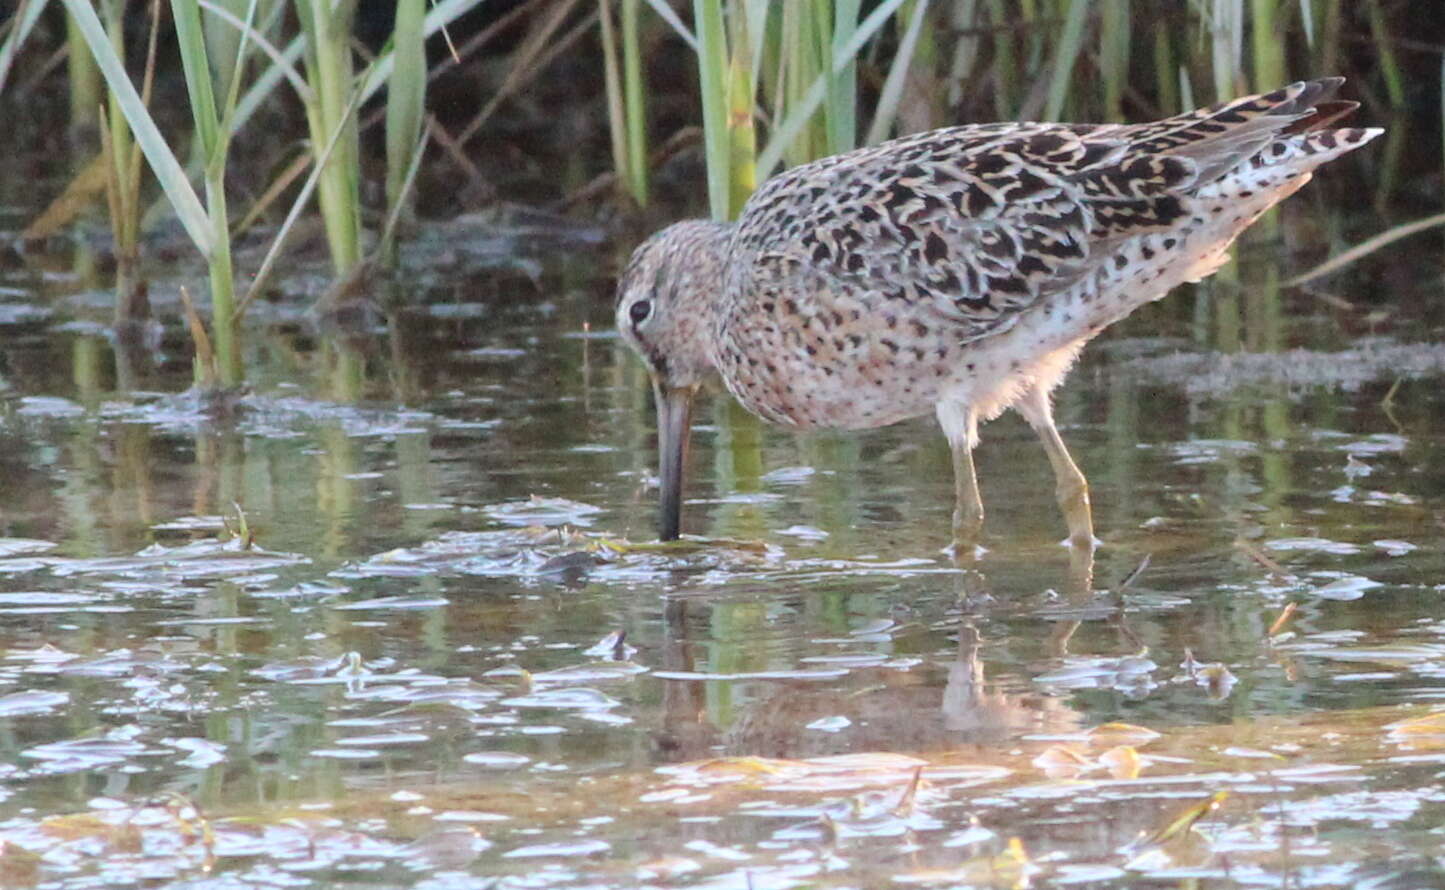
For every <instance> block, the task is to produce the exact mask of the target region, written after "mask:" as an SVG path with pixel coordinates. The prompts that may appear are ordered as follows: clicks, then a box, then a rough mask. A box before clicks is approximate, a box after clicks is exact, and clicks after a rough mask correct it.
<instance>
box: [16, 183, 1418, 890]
mask: <svg viewBox="0 0 1445 890" xmlns="http://www.w3.org/2000/svg"><path fill="white" fill-rule="evenodd" d="M1338 191H1339V189H1338V186H1336V188H1335V189H1333V190H1331V191H1329V192H1325V193H1324V194H1334V195H1335V196H1336V197H1338ZM1325 201H1326V198H1325V197H1324V196H1323V195H1317V196H1315V197H1314V198H1313V199H1311V200H1305V196H1301V201H1300V202H1299V204H1300V206H1299V207H1298V208H1297V209H1296V210H1294V211H1293V212H1292V213H1290V214H1286V215H1285V216H1284V218H1283V220H1282V221H1281V223H1280V229H1279V230H1278V231H1277V233H1276V234H1274V235H1271V234H1270V233H1269V232H1264V233H1261V234H1260V235H1259V236H1258V237H1256V238H1254V239H1253V240H1252V241H1251V242H1250V244H1249V245H1248V246H1247V247H1246V249H1245V250H1244V251H1243V252H1242V253H1243V257H1242V260H1241V262H1240V263H1239V264H1238V266H1237V267H1235V268H1233V269H1231V270H1230V272H1229V275H1228V276H1227V277H1224V278H1221V279H1216V280H1215V281H1213V282H1210V283H1208V284H1206V285H1204V286H1201V287H1197V288H1189V289H1185V290H1183V291H1181V292H1180V293H1178V294H1176V295H1175V296H1173V297H1171V298H1170V299H1169V300H1167V301H1165V302H1163V303H1161V304H1158V305H1155V306H1151V307H1147V308H1146V309H1144V310H1142V311H1141V312H1139V313H1138V314H1136V316H1135V317H1133V318H1131V319H1129V320H1128V321H1127V322H1126V323H1124V324H1123V325H1121V326H1119V328H1117V329H1116V330H1114V331H1111V332H1110V333H1109V334H1108V335H1106V336H1105V337H1104V338H1102V339H1101V340H1100V341H1099V342H1097V343H1096V344H1094V345H1093V346H1092V347H1091V348H1090V349H1089V350H1088V351H1087V352H1086V355H1085V359H1084V360H1083V362H1082V363H1081V366H1080V367H1079V368H1077V369H1076V370H1075V372H1074V374H1073V375H1072V377H1071V379H1070V380H1069V382H1068V383H1067V384H1066V385H1065V387H1064V388H1063V390H1062V391H1061V392H1060V393H1059V396H1058V405H1059V410H1058V415H1059V420H1060V424H1061V426H1062V427H1063V429H1064V433H1065V436H1066V438H1067V439H1068V441H1069V442H1070V444H1071V447H1072V448H1073V450H1074V454H1075V456H1076V458H1077V459H1078V461H1079V463H1080V465H1081V466H1082V467H1083V468H1084V470H1085V472H1086V473H1087V474H1088V476H1089V478H1090V480H1091V482H1092V485H1093V497H1094V503H1095V517H1096V524H1097V527H1098V530H1099V534H1100V537H1101V538H1102V540H1103V547H1102V548H1101V549H1100V551H1099V554H1098V561H1097V565H1096V566H1094V583H1093V585H1092V586H1091V587H1083V586H1081V572H1080V569H1079V567H1078V566H1073V567H1071V565H1070V558H1069V553H1068V551H1067V550H1065V548H1063V547H1062V546H1061V545H1060V544H1059V543H1058V541H1059V539H1060V538H1062V537H1063V534H1064V530H1063V525H1062V521H1061V519H1060V517H1059V515H1058V511H1057V510H1056V508H1055V506H1054V502H1053V494H1052V487H1053V486H1052V478H1051V476H1050V474H1049V471H1048V466H1047V463H1046V461H1045V459H1044V457H1043V454H1042V451H1041V449H1039V448H1038V447H1037V445H1036V444H1035V442H1034V440H1033V437H1032V434H1031V433H1030V432H1029V431H1028V429H1027V428H1026V426H1025V425H1024V424H1022V423H1021V422H1019V421H1018V420H1017V418H1013V417H1007V418H1004V419H1002V420H1000V421H998V422H995V423H993V424H990V425H989V426H987V427H986V428H985V430H984V444H983V446H982V448H981V449H980V451H979V454H978V462H979V467H980V473H981V476H982V479H981V483H982V488H983V495H984V502H985V505H986V507H987V508H988V510H989V515H988V527H987V537H986V540H985V542H984V543H985V550H984V551H982V552H980V553H979V554H977V555H976V556H974V557H969V558H964V559H961V560H958V561H957V562H956V561H955V560H954V559H952V558H951V557H950V556H949V555H947V554H945V553H944V552H943V549H944V547H945V545H946V544H947V543H948V528H949V514H950V511H951V509H952V484H951V479H950V475H949V458H948V453H947V449H946V447H945V445H944V444H943V442H942V439H941V436H939V435H938V434H937V432H936V430H935V429H934V427H933V425H932V423H931V422H930V421H928V420H927V419H921V420H918V421H915V422H911V423H907V424H902V425H899V426H896V427H893V428H890V429H887V430H883V431H879V432H876V433H870V434H866V435H819V436H794V435H791V434H788V433H785V432H782V431H779V430H777V429H773V428H768V427H765V426H763V425H761V424H759V423H758V422H756V421H755V420H753V419H752V418H750V417H748V416H747V415H745V414H743V413H742V412H741V411H740V410H738V409H737V408H736V407H735V406H733V405H732V404H731V403H729V402H728V401H727V400H725V399H723V398H713V399H712V400H711V401H710V403H709V406H708V407H705V408H704V409H703V410H702V413H701V417H700V426H699V428H698V429H697V431H696V433H695V439H694V450H693V457H692V478H691V482H690V488H689V496H690V499H689V502H688V504H687V506H686V508H685V524H684V527H685V529H686V530H687V531H689V532H692V533H694V535H695V536H697V538H699V539H706V540H694V541H693V542H692V543H691V544H684V545H681V546H671V547H657V546H648V545H647V544H646V542H648V541H649V540H651V538H652V531H651V529H652V522H653V513H654V504H653V497H654V495H653V492H652V491H651V490H649V489H648V487H647V483H648V480H649V476H650V473H651V471H652V467H653V461H654V454H653V450H652V441H651V434H650V431H651V423H652V420H651V416H650V408H649V404H648V395H647V388H646V386H645V382H644V380H643V376H642V374H641V372H640V368H639V366H638V365H637V363H636V362H635V360H633V359H632V358H631V356H629V355H628V354H626V352H625V350H624V349H623V348H622V347H621V346H620V345H619V344H618V342H617V341H616V340H615V339H614V338H613V337H611V336H610V332H609V328H610V311H611V306H610V295H609V293H608V291H609V288H610V281H609V280H608V278H607V274H606V272H605V269H606V268H608V266H609V264H610V263H611V261H612V257H611V255H610V254H609V253H608V251H607V248H605V247H599V246H598V245H597V243H596V242H597V240H598V239H597V237H596V236H595V233H593V232H589V231H586V230H585V229H583V230H568V231H545V230H544V231H539V230H538V229H536V228H535V227H533V228H527V227H526V226H521V225H518V224H517V223H516V222H515V221H511V222H508V221H506V220H503V221H501V222H497V221H492V222H487V223H478V225H479V226H481V228H480V229H479V230H478V231H477V232H473V233H471V234H469V235H467V236H466V237H465V238H462V239H457V238H449V237H448V236H447V234H446V233H445V232H443V233H439V234H436V235H435V236H434V237H431V238H430V239H429V240H426V239H424V241H423V245H422V247H421V248H418V249H417V250H416V252H414V253H413V254H412V255H411V262H412V263H413V269H414V272H415V276H414V277H413V278H412V279H411V280H410V284H411V287H412V289H413V290H415V292H416V298H417V299H418V300H419V301H420V302H419V304H418V305H417V307H416V308H415V309H412V310H408V311H405V312H402V313H398V314H396V315H393V316H390V317H383V318H380V319H379V320H378V323H377V324H376V326H375V328H374V329H373V330H371V331H369V332H368V333H367V334H366V335H365V336H361V337H356V338H352V339H350V340H348V341H347V345H345V346H340V345H337V344H336V343H335V342H333V341H332V340H330V339H328V338H327V337H326V336H325V334H324V332H318V331H317V330H316V329H315V328H314V327H313V326H311V325H310V324H309V323H308V322H307V320H306V319H305V317H304V315H303V313H302V312H301V311H300V309H299V304H295V303H294V302H292V301H289V300H287V299H285V298H284V296H283V298H282V299H280V300H279V301H277V302H276V303H274V304H271V305H268V306H265V307H261V311H260V312H259V313H258V318H257V324H256V326H255V327H254V329H253V330H252V331H251V332H250V334H249V336H250V340H249V344H250V345H249V354H248V367H249V368H250V374H251V379H252V380H253V381H255V384H256V385H255V391H254V392H253V393H252V394H251V395H249V396H247V397H246V398H245V399H243V400H242V402H241V404H240V406H239V408H238V410H237V411H235V412H234V415H233V416H229V417H218V416H216V414H215V413H214V412H213V411H211V410H209V408H208V406H205V405H201V404H198V403H196V402H195V401H194V400H192V399H190V398H188V397H185V396H175V395H172V393H175V392H178V391H180V390H181V389H183V388H184V387H185V385H186V383H187V380H188V376H189V364H188V360H187V359H186V355H187V353H186V350H185V345H184V341H183V340H182V339H181V337H182V335H181V333H180V332H179V331H178V330H171V329H167V331H166V332H165V334H164V336H163V337H162V338H161V340H160V345H159V347H158V349H157V350H156V351H154V352H145V351H143V352H142V354H141V356H140V358H139V359H138V360H135V361H131V360H118V357H117V355H116V352H115V350H114V348H113V347H112V346H111V344H110V343H109V342H108V341H107V340H106V339H105V338H104V337H103V336H102V335H101V334H100V333H99V322H100V321H101V320H103V318H104V315H103V313H102V312H101V311H100V310H98V309H97V308H95V307H97V306H102V305H104V293H103V291H99V290H98V289H97V288H98V286H99V285H98V282H99V281H100V279H98V278H96V277H95V275H94V273H93V271H92V270H93V264H92V262H91V261H90V260H89V259H88V258H87V256H86V255H85V254H84V252H77V251H75V250H68V249H62V250H60V251H58V252H56V253H53V254H45V253H34V252H32V253H29V254H27V255H25V256H24V257H23V258H22V257H21V256H19V255H17V254H11V255H9V257H8V258H7V259H6V260H5V261H4V263H3V267H0V479H3V487H0V628H3V631H4V634H3V638H0V839H3V840H4V844H5V845H4V847H3V848H0V880H3V881H5V882H8V883H14V884H22V885H23V884H28V883H36V884H42V883H43V884H44V885H45V886H53V887H77V888H78V887H88V886H96V885H99V884H106V885H130V884H141V883H145V884H148V885H155V884H157V883H162V884H164V883H167V882H174V883H177V884H198V885H199V884H203V883H204V884H206V885H208V886H209V885H215V886H300V885H308V884H310V885H326V886H339V885H366V886H442V885H445V886H448V887H468V886H475V887H539V886H548V887H550V886H559V887H632V886H643V885H645V886H703V887H738V888H746V887H753V888H762V887H791V886H840V887H846V886H852V887H868V886H880V885H883V884H887V883H891V882H902V883H921V884H926V885H935V886H1003V887H1019V886H1029V885H1034V886H1064V885H1067V886H1082V887H1090V886H1093V887H1105V886H1118V885H1120V883H1123V882H1127V883H1129V884H1130V885H1131V886H1174V885H1177V884H1179V883H1180V882H1184V881H1196V882H1197V884H1196V885H1197V886H1209V887H1214V886H1220V887H1223V886H1235V885H1250V886H1253V885H1263V886H1302V887H1303V886H1310V887H1344V886H1364V885H1368V886H1380V887H1384V886H1389V887H1413V886H1433V885H1437V884H1438V883H1441V882H1442V881H1445V860H1442V857H1441V854H1440V850H1441V834H1442V829H1441V828H1440V826H1441V824H1442V823H1445V794H1442V792H1441V791H1440V786H1441V783H1440V778H1441V775H1442V769H1445V719H1441V718H1432V716H1431V715H1433V714H1437V713H1438V712H1441V711H1442V710H1445V705H1442V703H1441V699H1442V698H1445V621H1442V620H1441V617H1440V613H1441V609H1440V603H1441V598H1442V596H1445V594H1442V591H1445V583H1442V573H1441V568H1442V563H1445V560H1442V554H1441V548H1440V540H1441V523H1442V515H1445V514H1442V513H1441V510H1440V491H1441V484H1442V481H1445V480H1442V478H1441V475H1440V473H1441V471H1440V469H1439V468H1440V467H1442V466H1445V454H1442V450H1445V429H1442V424H1441V423H1440V421H1439V419H1438V418H1440V417H1441V416H1445V414H1442V410H1445V389H1442V387H1441V383H1442V381H1445V350H1442V349H1441V347H1440V346H1438V345H1436V344H1437V343H1438V342H1439V341H1440V340H1441V336H1440V334H1441V324H1442V313H1441V311H1440V308H1439V304H1438V291H1439V283H1438V282H1439V272H1438V269H1429V268H1424V269H1419V270H1418V274H1417V275H1413V276H1410V275H1404V274H1402V273H1401V271H1400V264H1401V263H1405V262H1406V261H1407V258H1413V259H1418V258H1419V256H1420V254H1419V253H1418V248H1419V245H1418V244H1417V245H1415V249H1416V250H1417V253H1416V254H1414V255H1413V257H1412V255H1407V254H1405V253H1403V252H1397V253H1395V254H1393V255H1392V256H1382V257H1377V258H1375V259H1373V260H1370V261H1367V263H1366V264H1365V265H1363V266H1361V267H1359V268H1358V269H1357V270H1355V271H1353V272H1351V273H1349V274H1347V275H1345V276H1341V277H1339V278H1336V279H1332V280H1330V281H1328V282H1326V284H1325V285H1323V286H1321V288H1320V289H1316V290H1313V291H1309V292H1304V291H1300V290H1297V289H1296V290H1290V289H1281V288H1280V287H1279V284H1278V282H1279V280H1280V278H1281V277H1282V276H1284V275H1288V274H1290V273H1291V272H1293V271H1298V270H1299V269H1301V268H1303V267H1304V266H1305V265H1307V264H1308V263H1309V261H1310V260H1311V258H1317V257H1318V256H1319V255H1320V248H1321V245H1320V244H1319V243H1318V241H1317V240H1311V239H1310V238H1309V237H1307V236H1308V235H1309V232H1311V231H1312V230H1313V228H1312V227H1313V225H1314V223H1315V219H1314V215H1315V214H1317V212H1318V209H1319V207H1320V206H1321V205H1322V204H1324V203H1325ZM7 218H8V217H7ZM1381 225H1382V223H1380V222H1379V221H1378V220H1371V219H1364V220H1356V221H1355V228H1357V229H1359V230H1361V231H1367V230H1372V229H1374V228H1379V227H1380V226H1381ZM1300 232H1304V233H1305V235H1304V236H1303V240H1304V241H1305V242H1306V248H1307V249H1306V250H1305V251H1304V252H1303V253H1300V254H1289V253H1287V252H1286V251H1285V250H1284V247H1283V244H1284V243H1294V242H1295V241H1297V240H1299V239H1300V237H1302V236H1300V235H1299V233H1300ZM1281 235H1287V236H1289V238H1288V239H1286V241H1281ZM518 245H528V246H529V247H528V248H527V249H526V250H522V251H521V252H520V253H519V252H518V251H519V250H520V248H519V247H518ZM1311 246H1312V247H1313V252H1311V250H1310V249H1308V248H1310V247H1311ZM470 248H475V249H470ZM1431 249H1432V250H1433V249H1434V247H1433V246H1432V247H1431ZM1403 250H1404V249H1403V248H1402V251H1403ZM306 275H307V273H306V270H305V269H301V270H298V271H297V273H296V275H295V276H294V278H293V279H292V281H293V286H294V287H295V289H296V290H295V292H296V293H300V292H302V291H303V290H304V286H303V284H304V281H305V280H307V279H306ZM179 280H180V279H178V278H177V277H176V276H175V274H173V273H172V274H170V275H169V276H167V275H166V274H162V275H161V277H160V278H159V279H158V282H157V284H156V286H155V287H154V289H153V301H154V302H155V304H156V305H157V307H158V311H159V312H160V313H161V314H162V315H163V316H164V317H167V318H173V317H174V314H175V308H174V307H175V302H174V300H175V290H176V287H177V284H178V282H179ZM298 281H299V282H302V283H294V282H298ZM1385 281H1388V282H1389V283H1388V289H1387V286H1386V285H1385V284H1384V282H1385ZM1341 299H1344V300H1348V301H1350V302H1351V303H1352V304H1355V305H1354V306H1353V307H1352V308H1346V307H1342V306H1341V305H1340V302H1339V301H1340V300H1341ZM122 358H123V357H122ZM1146 557H1147V559H1148V565H1147V566H1146V567H1145V568H1144V570H1143V571H1142V572H1140V573H1138V574H1137V576H1136V577H1133V578H1130V576H1131V575H1132V574H1134V572H1135V570H1136V569H1137V568H1138V567H1139V566H1140V565H1141V564H1142V563H1143V562H1144V560H1145V559H1146ZM1126 579H1127V583H1126ZM1291 604H1293V608H1294V611H1293V612H1292V613H1287V612H1286V609H1287V607H1289V606H1290V605H1291ZM1282 616H1283V617H1282ZM1281 619H1282V620H1281ZM1111 723H1121V724H1128V725H1126V726H1109V725H1108V724H1111ZM1221 794H1222V795H1223V796H1222V797H1219V798H1218V799H1216V798H1213V797H1212V796H1213V795H1221ZM1209 804H1216V805H1209ZM1193 807H1197V808H1199V809H1198V810H1197V812H1194V813H1190V809H1191V808H1193ZM1206 810H1207V812H1206ZM1181 814H1183V815H1181ZM1193 815H1197V816H1200V817H1201V818H1200V819H1199V821H1198V822H1197V823H1195V824H1194V825H1193V827H1192V828H1191V827H1189V825H1188V823H1189V822H1190V819H1189V818H1186V816H1193ZM1171 824H1173V828H1172V829H1171ZM1372 881H1373V882H1376V883H1370V882H1372Z"/></svg>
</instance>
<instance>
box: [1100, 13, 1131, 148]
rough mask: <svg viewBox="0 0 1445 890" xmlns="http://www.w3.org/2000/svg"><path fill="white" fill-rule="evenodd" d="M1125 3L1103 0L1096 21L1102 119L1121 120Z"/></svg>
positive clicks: (1126, 57)
mask: <svg viewBox="0 0 1445 890" xmlns="http://www.w3.org/2000/svg"><path fill="white" fill-rule="evenodd" d="M1132 42H1133V38H1132V35H1131V34H1130V22H1129V0H1103V8H1102V9H1101V10H1100V18H1099V73H1100V75H1101V78H1100V79H1101V80H1102V81H1103V90H1104V93H1103V98H1104V119H1105V120H1110V121H1122V120H1123V119H1124V86H1125V85H1126V84H1127V83H1128V82H1129V50H1130V45H1131V44H1132Z"/></svg>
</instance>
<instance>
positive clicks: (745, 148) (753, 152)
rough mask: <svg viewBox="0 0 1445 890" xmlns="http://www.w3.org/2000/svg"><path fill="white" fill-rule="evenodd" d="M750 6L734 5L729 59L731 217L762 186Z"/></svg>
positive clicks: (731, 217) (739, 210)
mask: <svg viewBox="0 0 1445 890" xmlns="http://www.w3.org/2000/svg"><path fill="white" fill-rule="evenodd" d="M745 10H746V7H745V6H743V5H742V4H735V5H734V6H733V8H732V11H733V16H732V22H733V29H732V37H733V39H732V53H731V54H730V55H731V59H730V61H729V62H728V109H727V128H728V133H727V136H728V219H733V218H735V217H736V216H737V215H738V213H740V212H741V211H742V209H743V204H745V203H747V200H748V196H749V195H751V194H752V193H753V191H754V190H755V189H756V188H757V187H758V167H757V159H758V140H757V131H756V129H755V127H754V124H753V93H754V89H755V84H756V81H755V80H754V78H753V72H752V58H753V53H752V48H751V47H750V46H749V45H748V28H747V21H746V11H745Z"/></svg>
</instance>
